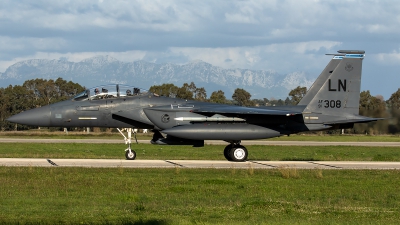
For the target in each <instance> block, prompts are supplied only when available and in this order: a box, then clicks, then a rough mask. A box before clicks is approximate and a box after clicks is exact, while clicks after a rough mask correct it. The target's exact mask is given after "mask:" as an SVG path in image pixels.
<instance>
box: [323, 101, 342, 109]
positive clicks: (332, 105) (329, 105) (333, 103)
mask: <svg viewBox="0 0 400 225" xmlns="http://www.w3.org/2000/svg"><path fill="white" fill-rule="evenodd" d="M322 106H323V107H324V108H341V107H342V101H340V100H319V101H318V108H321V107H322Z"/></svg>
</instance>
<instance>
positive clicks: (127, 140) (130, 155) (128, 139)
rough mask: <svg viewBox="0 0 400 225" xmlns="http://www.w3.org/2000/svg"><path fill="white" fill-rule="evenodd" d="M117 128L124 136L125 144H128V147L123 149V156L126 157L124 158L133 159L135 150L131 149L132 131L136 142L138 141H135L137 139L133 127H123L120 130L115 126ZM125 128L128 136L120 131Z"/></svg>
mask: <svg viewBox="0 0 400 225" xmlns="http://www.w3.org/2000/svg"><path fill="white" fill-rule="evenodd" d="M117 130H118V131H119V133H120V134H121V135H122V136H124V141H125V144H127V145H128V148H127V149H125V157H126V159H127V160H134V159H135V158H136V152H135V151H134V150H132V149H131V140H132V133H133V134H134V136H135V140H136V143H138V141H137V139H136V132H135V129H134V130H132V128H123V129H122V130H120V129H119V128H117ZM125 130H126V132H127V133H128V137H126V136H125V135H124V133H122V131H125Z"/></svg>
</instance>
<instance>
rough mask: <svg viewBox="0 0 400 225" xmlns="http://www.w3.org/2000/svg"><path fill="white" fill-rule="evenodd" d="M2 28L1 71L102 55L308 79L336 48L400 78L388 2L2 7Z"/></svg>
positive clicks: (64, 1) (106, 1) (8, 3)
mask: <svg viewBox="0 0 400 225" xmlns="http://www.w3.org/2000/svg"><path fill="white" fill-rule="evenodd" d="M0 21H2V29H0V70H2V71H4V70H5V68H6V67H7V66H8V65H11V64H12V63H15V62H16V61H17V60H22V59H31V58H36V57H44V58H47V57H48V58H50V57H55V58H54V59H59V58H60V57H66V58H67V59H69V60H79V59H83V58H85V57H90V56H95V55H100V54H104V55H110V56H113V57H115V58H117V59H119V60H123V61H132V60H140V59H144V60H150V61H154V62H173V63H180V64H182V63H186V62H188V61H190V60H196V59H201V60H203V61H206V62H209V63H211V64H213V65H218V66H221V67H224V68H249V69H264V70H276V71H277V72H279V73H291V72H293V71H305V72H306V73H307V74H308V73H317V72H315V71H316V69H315V68H319V67H320V66H321V64H324V63H325V57H322V56H321V55H322V54H324V53H326V52H332V51H336V50H338V49H337V48H342V49H362V50H366V52H367V56H368V54H369V55H371V58H373V59H374V61H373V63H374V65H377V66H381V65H387V64H388V63H390V65H391V66H390V69H391V70H389V67H385V68H386V69H387V72H386V73H387V74H392V73H397V71H398V68H396V69H393V67H395V65H396V63H397V64H398V55H399V54H398V52H399V47H400V46H399V43H398V40H400V29H398V27H400V4H393V2H392V1H361V0H343V1H325V0H302V1H298V0H286V1H278V0H245V1H244V0H232V1H213V0H204V1H196V0H188V1H174V0H153V1H146V0H137V1H126V0H100V1H99V0H86V1H70V0H58V1H47V0H36V1H30V0H19V1H14V0H4V1H2V3H1V7H0ZM227 59H229V60H227ZM397 67H398V66H397ZM366 73H368V71H366ZM364 84H365V83H364Z"/></svg>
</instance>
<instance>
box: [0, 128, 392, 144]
mask: <svg viewBox="0 0 400 225" xmlns="http://www.w3.org/2000/svg"><path fill="white" fill-rule="evenodd" d="M152 136H153V134H152V133H151V132H150V133H148V134H143V133H138V134H137V138H138V139H140V140H150V139H151V138H152ZM0 138H24V139H29V138H49V139H103V138H107V139H120V140H123V138H122V136H121V135H120V134H119V133H111V132H108V133H106V132H105V133H100V132H99V133H95V132H91V133H89V134H87V133H82V132H69V133H68V134H66V133H64V132H47V131H45V130H43V131H17V132H0ZM265 141H329V142H337V141H341V142H343V141H344V142H400V135H376V136H371V135H350V134H345V135H317V134H304V135H302V134H300V135H290V136H282V137H276V138H270V139H265Z"/></svg>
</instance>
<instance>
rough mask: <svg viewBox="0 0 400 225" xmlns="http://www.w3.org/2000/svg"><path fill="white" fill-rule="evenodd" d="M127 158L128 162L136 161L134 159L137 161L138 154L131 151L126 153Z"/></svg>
mask: <svg viewBox="0 0 400 225" xmlns="http://www.w3.org/2000/svg"><path fill="white" fill-rule="evenodd" d="M125 158H126V159H127V160H134V159H136V152H135V151H133V150H131V151H129V150H127V151H125Z"/></svg>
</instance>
